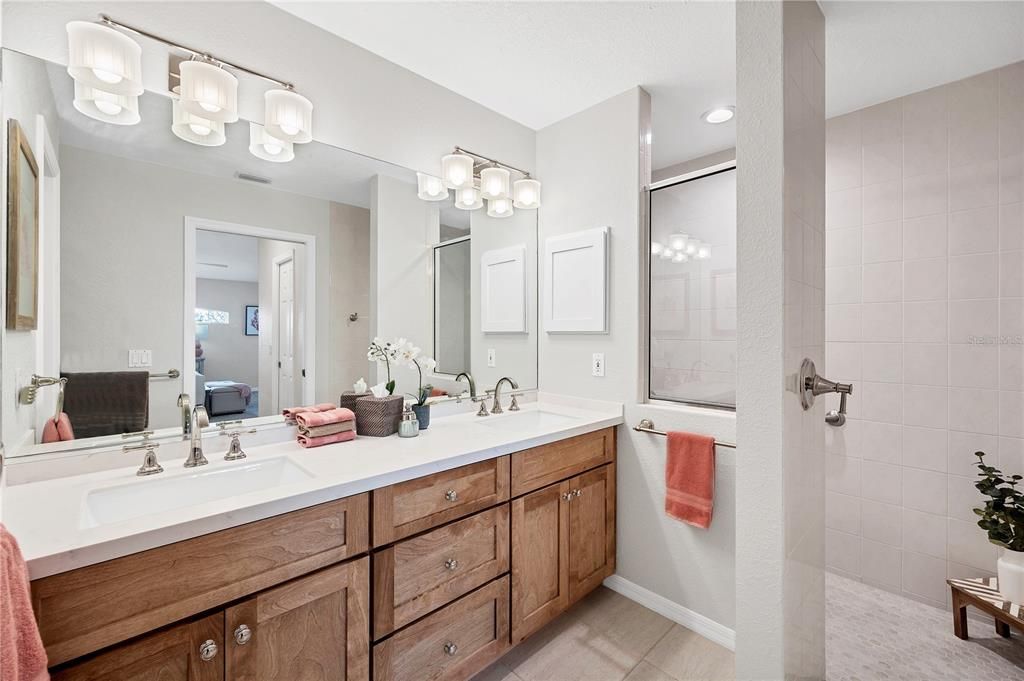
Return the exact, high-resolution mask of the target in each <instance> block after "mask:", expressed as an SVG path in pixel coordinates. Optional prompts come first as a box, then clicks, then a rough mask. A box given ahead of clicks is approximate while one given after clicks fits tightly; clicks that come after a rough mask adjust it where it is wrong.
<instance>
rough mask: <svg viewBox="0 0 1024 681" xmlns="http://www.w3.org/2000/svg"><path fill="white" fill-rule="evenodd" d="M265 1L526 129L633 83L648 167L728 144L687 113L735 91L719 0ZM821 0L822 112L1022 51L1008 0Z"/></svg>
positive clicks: (1020, 26) (1021, 16)
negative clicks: (646, 131) (649, 138)
mask: <svg viewBox="0 0 1024 681" xmlns="http://www.w3.org/2000/svg"><path fill="white" fill-rule="evenodd" d="M273 2H274V4H275V5H277V6H279V7H281V8H282V9H284V10H286V11H288V12H291V13H292V14H295V15H296V16H298V17H300V18H303V19H305V20H307V21H309V22H310V23H313V24H315V25H317V26H320V27H321V28H324V29H326V30H328V31H331V32H333V33H335V34H336V35H338V36H340V37H342V38H344V39H346V40H348V41H350V42H353V43H356V44H357V45H359V46H361V47H363V48H365V49H367V50H370V51H371V52H374V53H376V54H378V55H380V56H382V57H384V58H385V59H388V60H390V61H392V62H395V63H396V64H399V65H400V66H403V67H405V68H407V69H409V70H411V71H414V72H416V73H418V74H420V75H422V76H424V77H426V78H428V79H430V80H432V81H434V82H436V83H438V84H440V85H442V86H444V87H446V88H448V89H450V90H453V91H455V92H457V93H459V94H461V95H463V96H465V97H468V98H469V99H472V100H474V101H477V102H479V103H480V104H483V105H484V106H487V107H489V108H491V109H493V110H494V111H497V112H499V113H501V114H503V115H505V116H508V117H509V118H511V119H513V120H516V121H518V122H520V123H523V124H524V125H527V126H529V127H531V128H534V129H541V128H543V127H546V126H548V125H550V124H552V123H554V122H556V121H559V120H561V119H563V118H565V117H567V116H570V115H572V114H574V113H577V112H579V111H582V110H583V109H586V108H587V107H589V106H592V105H594V104H596V103H598V102H600V101H602V100H604V99H607V98H609V97H611V96H613V95H616V94H618V93H620V92H623V91H624V90H626V89H628V88H630V87H633V86H635V85H637V84H639V85H642V86H643V87H644V88H645V89H647V90H648V91H649V92H650V93H651V96H652V100H653V108H654V111H653V117H654V121H653V122H654V136H653V137H654V167H655V168H663V167H665V166H668V165H672V164H674V163H678V162H681V161H684V160H687V159H691V158H695V157H697V156H702V155H704V154H707V153H711V152H714V151H718V150H721V149H725V148H728V147H730V146H732V145H733V144H734V142H735V134H736V133H735V126H734V124H732V123H726V124H723V125H718V126H711V125H708V124H706V123H704V122H702V121H701V120H700V114H701V113H703V112H704V111H706V110H708V109H710V108H712V107H714V106H718V105H722V104H732V103H734V102H735V99H736V86H735V64H736V59H735V52H736V41H735V5H734V4H733V3H732V2H727V1H722V2H681V1H676V2H646V3H629V2H501V1H497V2H475V3H472V2H459V3H456V2H365V1H364V2H296V1H293V0H273ZM821 4H822V6H823V8H824V11H825V14H826V17H827V19H828V29H827V48H826V50H827V55H828V68H827V100H828V102H827V106H828V112H829V115H837V114H839V113H845V112H847V111H851V110H854V109H857V108H861V107H863V106H867V105H870V104H875V103H878V102H882V101H885V100H887V99H892V98H893V97H897V96H901V95H904V94H908V93H910V92H914V91H917V90H921V89H925V88H928V87H931V86H934V85H938V84H941V83H944V82H948V81H950V80H956V79H958V78H962V77H964V76H967V75H970V74H973V73H978V72H980V71H984V70H988V69H991V68H994V67H997V66H1001V65H1003V64H1007V63H1010V62H1012V61H1016V60H1018V59H1024V3H1022V2H892V1H887V2H863V1H862V2H850V1H835V2H829V1H823V2H822V3H821ZM738 115H743V112H742V111H741V112H739V114H738Z"/></svg>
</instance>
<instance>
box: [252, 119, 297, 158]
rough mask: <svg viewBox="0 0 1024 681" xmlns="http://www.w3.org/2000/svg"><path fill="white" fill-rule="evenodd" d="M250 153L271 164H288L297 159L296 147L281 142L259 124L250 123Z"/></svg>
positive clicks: (289, 143)
mask: <svg viewBox="0 0 1024 681" xmlns="http://www.w3.org/2000/svg"><path fill="white" fill-rule="evenodd" d="M249 153H250V154H252V155H253V156H255V157H256V158H260V159H263V160H264V161H270V162H271V163H287V162H288V161H291V160H292V159H294V158H295V146H294V145H293V144H292V143H291V142H286V141H284V140H279V139H277V138H276V137H274V136H273V135H271V134H270V133H269V132H267V129H266V128H264V127H263V126H262V125H260V124H259V123H252V122H250V123H249Z"/></svg>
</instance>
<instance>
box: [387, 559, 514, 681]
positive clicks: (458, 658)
mask: <svg viewBox="0 0 1024 681" xmlns="http://www.w3.org/2000/svg"><path fill="white" fill-rule="evenodd" d="M508 584H509V582H508V577H507V576H506V577H502V578H501V579H498V580H495V581H493V582H491V583H490V584H488V585H487V586H485V587H482V588H480V589H478V590H476V591H474V592H473V593H471V594H469V595H468V596H463V597H462V598H460V599H459V600H457V601H455V602H454V603H452V604H451V605H449V606H447V607H445V608H444V609H442V610H439V611H437V612H435V613H434V614H433V615H429V616H428V617H426V618H424V619H422V620H420V621H419V622H417V623H416V624H413V625H412V626H410V627H408V628H406V629H403V630H402V631H400V632H398V633H397V634H395V635H394V636H392V637H391V638H389V639H387V640H386V641H383V642H381V643H378V644H377V645H375V646H374V647H373V678H374V681H439V680H445V681H447V680H451V681H455V680H458V681H462V680H463V679H468V678H470V677H472V676H473V674H475V673H476V672H478V671H480V670H481V669H483V668H484V667H486V666H487V665H489V664H490V663H491V662H494V661H495V660H497V659H498V658H499V657H501V656H502V654H504V653H505V651H506V650H508V648H509V645H510V644H509V617H508V599H509V589H508Z"/></svg>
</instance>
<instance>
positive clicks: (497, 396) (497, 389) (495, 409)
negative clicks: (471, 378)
mask: <svg viewBox="0 0 1024 681" xmlns="http://www.w3.org/2000/svg"><path fill="white" fill-rule="evenodd" d="M506 382H507V383H508V385H509V387H510V388H512V389H513V390H519V384H518V383H516V382H515V381H513V380H512V379H511V378H509V377H508V376H502V377H501V378H499V379H498V382H497V383H495V384H494V404H492V405H491V413H492V414H500V413H502V412H503V411H505V410H504V409H502V408H501V384H502V383H506ZM509 410H511V411H519V405H518V404H516V400H515V396H514V395H513V396H512V404H511V405H509Z"/></svg>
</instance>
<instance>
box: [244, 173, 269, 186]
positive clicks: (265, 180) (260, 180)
mask: <svg viewBox="0 0 1024 681" xmlns="http://www.w3.org/2000/svg"><path fill="white" fill-rule="evenodd" d="M235 177H237V178H238V179H239V180H245V181H246V182H256V183H257V184H270V178H269V177H260V176H259V175H250V174H249V173H235Z"/></svg>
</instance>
